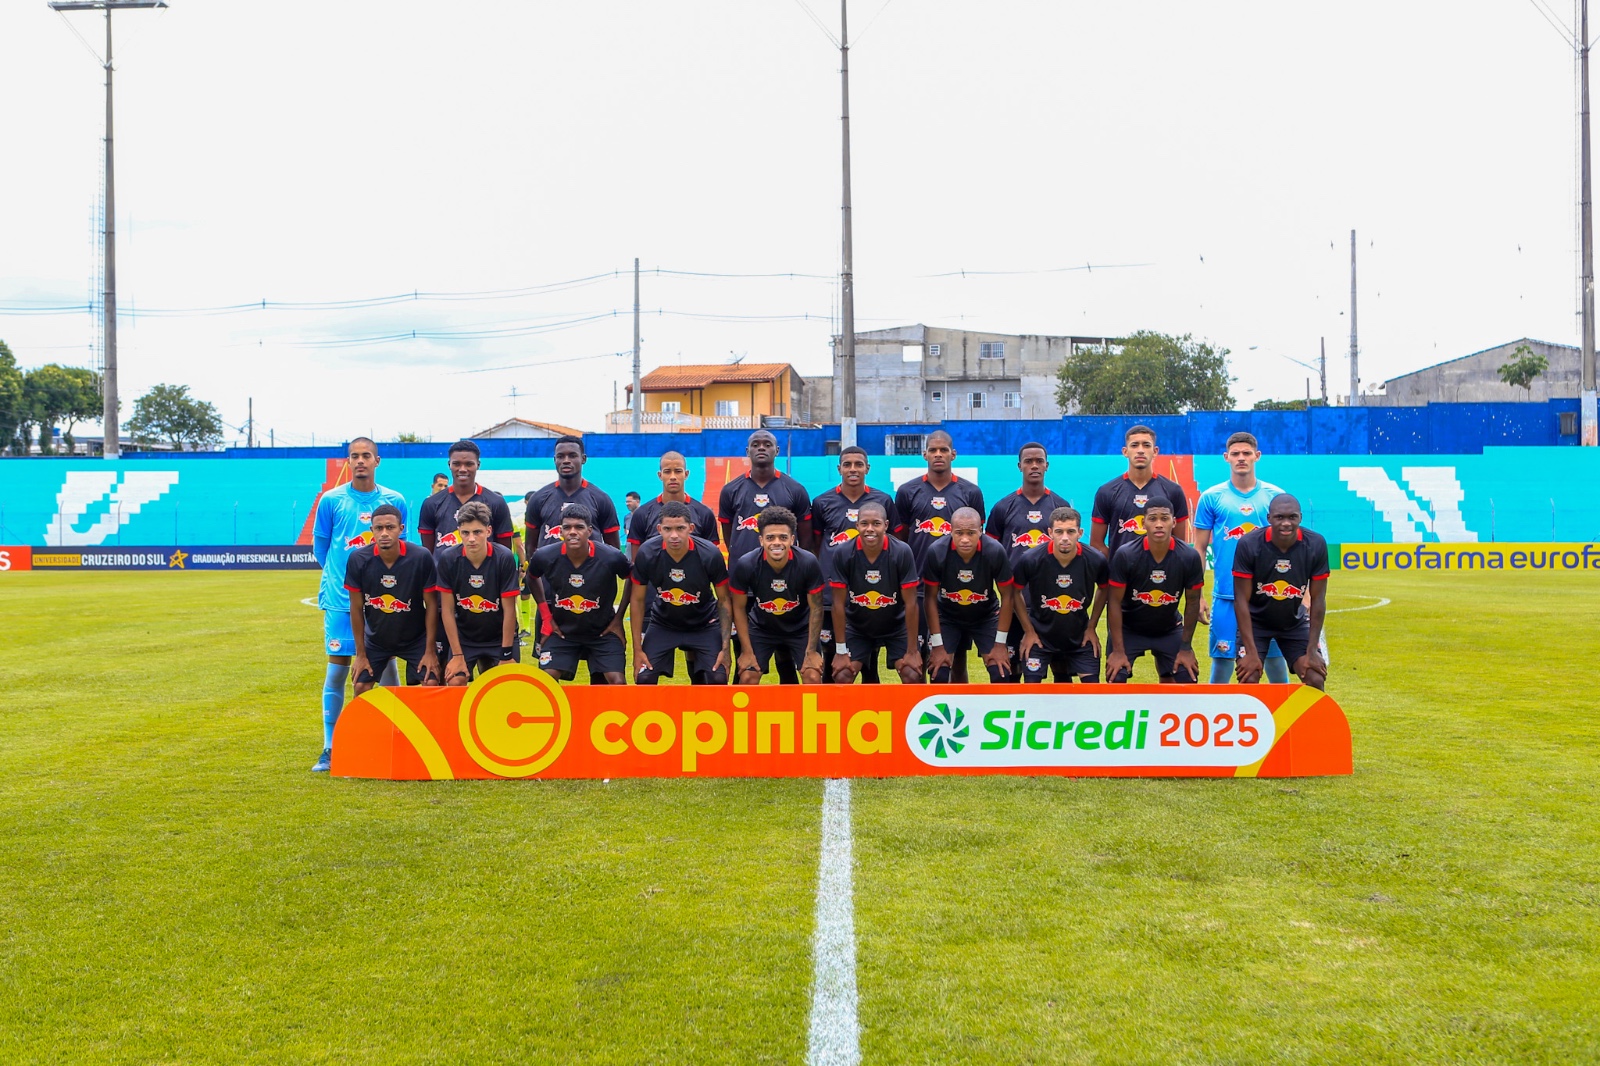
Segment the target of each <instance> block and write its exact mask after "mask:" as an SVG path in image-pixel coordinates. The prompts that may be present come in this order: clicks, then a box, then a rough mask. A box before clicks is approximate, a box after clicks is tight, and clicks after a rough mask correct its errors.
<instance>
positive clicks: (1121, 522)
mask: <svg viewBox="0 0 1600 1066" xmlns="http://www.w3.org/2000/svg"><path fill="white" fill-rule="evenodd" d="M1152 496H1165V497H1166V498H1167V501H1168V502H1169V503H1171V504H1172V517H1173V518H1174V519H1182V518H1188V517H1189V499H1188V497H1186V496H1185V495H1184V494H1183V486H1182V485H1179V484H1178V483H1177V482H1176V481H1173V480H1172V479H1171V478H1164V477H1162V476H1161V475H1160V474H1157V475H1156V476H1155V477H1153V478H1151V479H1150V481H1149V482H1147V483H1146V484H1145V487H1144V488H1142V489H1141V488H1140V487H1139V486H1137V485H1135V484H1134V483H1133V482H1132V481H1130V480H1129V479H1128V475H1127V474H1123V475H1122V476H1121V477H1115V478H1112V479H1111V480H1110V481H1108V482H1106V483H1105V484H1104V485H1101V486H1100V488H1099V489H1097V490H1096V491H1095V494H1094V512H1093V514H1092V515H1091V517H1090V521H1091V522H1092V523H1093V524H1095V525H1100V526H1105V527H1106V552H1107V553H1108V554H1109V555H1110V556H1111V558H1112V559H1113V560H1115V559H1116V557H1117V552H1118V551H1119V550H1121V548H1122V546H1123V545H1124V544H1127V543H1128V542H1130V541H1133V540H1137V539H1138V538H1139V537H1142V536H1144V508H1145V504H1147V503H1149V502H1150V497H1152Z"/></svg>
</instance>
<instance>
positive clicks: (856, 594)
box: [827, 537, 920, 640]
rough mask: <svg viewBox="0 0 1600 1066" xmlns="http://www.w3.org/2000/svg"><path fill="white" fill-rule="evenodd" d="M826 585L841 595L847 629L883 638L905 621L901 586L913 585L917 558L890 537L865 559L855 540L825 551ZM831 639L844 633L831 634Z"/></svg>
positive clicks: (842, 636) (916, 578) (842, 637)
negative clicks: (870, 556) (832, 635)
mask: <svg viewBox="0 0 1600 1066" xmlns="http://www.w3.org/2000/svg"><path fill="white" fill-rule="evenodd" d="M827 564H828V565H827V568H828V584H829V585H831V586H833V590H834V593H835V595H839V596H843V597H844V613H845V620H846V621H847V622H848V624H849V626H850V628H851V629H853V630H855V631H856V632H857V633H860V634H861V635H862V636H868V637H885V636H888V635H890V634H892V633H893V632H894V631H895V630H896V629H897V628H899V629H904V628H905V624H906V608H905V601H904V600H903V599H902V598H901V596H900V592H901V590H902V589H913V588H916V587H917V585H918V584H919V583H920V579H919V578H918V576H917V561H916V559H915V558H914V557H913V556H912V554H911V548H910V547H909V546H908V545H906V544H905V543H904V542H903V541H898V540H895V539H894V538H893V537H890V538H888V540H886V541H885V542H884V546H883V551H881V552H879V553H878V557H877V558H876V559H868V558H867V553H866V551H865V550H864V549H863V548H862V547H861V541H860V540H859V539H857V540H853V541H851V542H850V543H849V544H841V545H839V546H838V547H837V548H834V549H832V550H831V551H830V552H829V553H828V560H827ZM834 639H835V640H843V639H844V634H842V633H835V634H834Z"/></svg>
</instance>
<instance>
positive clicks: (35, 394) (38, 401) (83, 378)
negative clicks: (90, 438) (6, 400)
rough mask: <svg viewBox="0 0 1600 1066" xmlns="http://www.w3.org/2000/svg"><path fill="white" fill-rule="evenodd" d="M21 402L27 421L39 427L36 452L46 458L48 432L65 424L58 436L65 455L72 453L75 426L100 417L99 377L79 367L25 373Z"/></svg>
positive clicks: (43, 368)
mask: <svg viewBox="0 0 1600 1066" xmlns="http://www.w3.org/2000/svg"><path fill="white" fill-rule="evenodd" d="M22 391H23V402H24V405H25V406H26V408H27V410H28V412H29V415H30V419H31V421H32V422H33V423H34V424H35V425H37V426H38V427H39V450H40V451H41V452H44V453H45V454H49V453H50V451H51V450H52V448H51V441H50V437H51V433H50V430H51V429H52V428H53V427H54V426H56V425H58V424H59V423H62V422H65V423H66V429H65V430H64V431H63V432H62V434H61V436H62V440H63V443H65V444H66V447H67V453H68V454H69V455H70V454H71V453H72V446H73V440H72V430H73V427H75V426H76V425H77V424H78V423H79V422H83V421H87V420H90V419H94V418H98V417H100V415H101V408H102V405H101V401H100V376H99V375H98V374H96V373H95V372H94V371H92V370H86V369H84V368H83V367H80V366H60V365H59V364H56V363H49V364H46V365H45V366H41V367H35V368H34V369H32V370H30V371H28V373H27V376H26V377H25V378H24V379H23V388H22Z"/></svg>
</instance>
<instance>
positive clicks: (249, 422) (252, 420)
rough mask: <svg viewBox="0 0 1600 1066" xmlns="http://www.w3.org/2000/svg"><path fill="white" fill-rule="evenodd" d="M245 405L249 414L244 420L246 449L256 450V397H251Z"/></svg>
mask: <svg viewBox="0 0 1600 1066" xmlns="http://www.w3.org/2000/svg"><path fill="white" fill-rule="evenodd" d="M245 405H246V406H245V410H246V411H247V412H249V413H248V415H247V416H246V417H245V420H244V446H245V447H246V448H254V447H255V446H256V398H255V397H254V396H252V397H250V398H249V399H248V400H246V401H245Z"/></svg>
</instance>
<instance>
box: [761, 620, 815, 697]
mask: <svg viewBox="0 0 1600 1066" xmlns="http://www.w3.org/2000/svg"><path fill="white" fill-rule="evenodd" d="M746 633H747V635H748V636H749V638H750V651H751V652H752V653H753V654H754V655H755V657H756V665H757V666H759V667H761V672H762V673H763V674H764V673H766V672H767V667H768V666H769V665H771V663H772V660H773V659H774V658H777V660H778V662H779V664H780V665H781V664H782V663H783V661H784V658H783V657H784V655H787V656H788V657H789V662H790V663H792V664H793V665H794V667H795V669H797V670H798V669H799V668H800V667H802V666H804V665H805V661H806V638H807V637H808V636H810V635H811V634H810V630H807V631H806V632H804V633H794V634H788V633H765V632H762V631H761V630H760V629H757V628H756V627H755V626H754V625H749V626H747V627H746ZM781 673H782V672H781V671H780V676H781ZM785 683H786V684H787V683H788V682H785Z"/></svg>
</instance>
